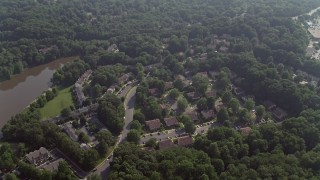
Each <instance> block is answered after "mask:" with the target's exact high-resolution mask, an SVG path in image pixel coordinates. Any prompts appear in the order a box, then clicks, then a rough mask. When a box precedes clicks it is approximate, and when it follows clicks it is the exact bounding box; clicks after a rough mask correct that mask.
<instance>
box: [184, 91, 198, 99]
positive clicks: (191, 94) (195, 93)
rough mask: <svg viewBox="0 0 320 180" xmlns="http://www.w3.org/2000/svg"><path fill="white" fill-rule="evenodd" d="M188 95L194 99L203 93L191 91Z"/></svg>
mask: <svg viewBox="0 0 320 180" xmlns="http://www.w3.org/2000/svg"><path fill="white" fill-rule="evenodd" d="M186 95H187V97H188V98H189V99H190V100H193V101H195V100H198V99H200V97H201V94H200V93H197V92H189V93H187V94H186Z"/></svg>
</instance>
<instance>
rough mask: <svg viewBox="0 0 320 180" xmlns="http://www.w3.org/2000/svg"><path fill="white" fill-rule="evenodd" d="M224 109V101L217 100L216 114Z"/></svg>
mask: <svg viewBox="0 0 320 180" xmlns="http://www.w3.org/2000/svg"><path fill="white" fill-rule="evenodd" d="M222 108H223V102H222V99H221V98H219V99H218V100H216V102H214V109H215V110H216V112H219V111H220V110H221V109H222Z"/></svg>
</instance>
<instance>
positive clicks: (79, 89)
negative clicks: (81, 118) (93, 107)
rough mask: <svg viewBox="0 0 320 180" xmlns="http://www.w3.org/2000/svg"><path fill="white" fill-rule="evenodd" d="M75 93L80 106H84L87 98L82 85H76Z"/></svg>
mask: <svg viewBox="0 0 320 180" xmlns="http://www.w3.org/2000/svg"><path fill="white" fill-rule="evenodd" d="M74 91H75V92H76V95H77V100H78V103H79V105H80V106H82V103H83V102H84V101H85V100H86V97H85V96H84V93H83V91H82V85H80V84H78V83H76V84H75V85H74Z"/></svg>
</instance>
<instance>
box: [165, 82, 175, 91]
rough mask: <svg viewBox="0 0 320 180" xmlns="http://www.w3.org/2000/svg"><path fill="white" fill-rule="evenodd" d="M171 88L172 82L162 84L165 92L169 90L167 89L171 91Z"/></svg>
mask: <svg viewBox="0 0 320 180" xmlns="http://www.w3.org/2000/svg"><path fill="white" fill-rule="evenodd" d="M172 88H173V82H166V83H165V84H164V89H165V90H169V89H172Z"/></svg>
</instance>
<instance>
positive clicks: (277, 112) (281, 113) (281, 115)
mask: <svg viewBox="0 0 320 180" xmlns="http://www.w3.org/2000/svg"><path fill="white" fill-rule="evenodd" d="M272 115H273V117H274V118H275V119H276V120H277V121H282V120H284V119H285V118H286V117H288V113H287V112H286V111H285V110H283V109H281V108H279V107H277V108H275V109H273V110H272Z"/></svg>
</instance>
